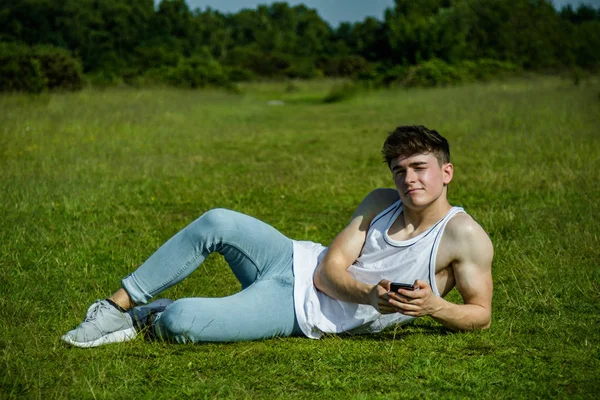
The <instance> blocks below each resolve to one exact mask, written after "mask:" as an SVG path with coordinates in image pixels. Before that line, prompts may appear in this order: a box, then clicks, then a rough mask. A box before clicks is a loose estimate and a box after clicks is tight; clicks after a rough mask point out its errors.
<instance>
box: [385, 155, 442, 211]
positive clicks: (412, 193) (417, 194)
mask: <svg viewBox="0 0 600 400" xmlns="http://www.w3.org/2000/svg"><path fill="white" fill-rule="evenodd" d="M390 170H391V171H392V177H393V178H394V183H395V184H396V188H397V189H398V194H399V195H400V199H402V202H403V203H404V205H405V206H406V207H408V208H411V209H417V210H418V209H424V208H426V207H428V206H429V205H431V204H433V203H434V202H435V201H436V200H437V199H438V198H440V196H441V195H442V194H443V193H444V188H445V186H446V185H447V184H449V183H450V181H451V180H452V173H453V166H452V164H450V163H447V164H443V165H442V166H440V164H439V162H438V160H437V158H436V157H435V155H434V154H433V153H424V154H415V155H412V156H408V157H398V158H396V159H394V160H392V162H391V163H390Z"/></svg>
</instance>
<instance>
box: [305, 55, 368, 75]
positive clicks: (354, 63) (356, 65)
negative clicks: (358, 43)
mask: <svg viewBox="0 0 600 400" xmlns="http://www.w3.org/2000/svg"><path fill="white" fill-rule="evenodd" d="M317 66H318V68H320V69H321V70H322V71H323V73H324V74H325V75H326V76H342V77H357V76H359V75H361V74H368V73H369V72H371V71H372V69H373V67H372V65H371V64H370V63H369V62H368V61H367V60H365V59H364V58H363V57H361V56H358V55H349V56H341V57H324V58H321V59H320V60H319V61H318V62H317Z"/></svg>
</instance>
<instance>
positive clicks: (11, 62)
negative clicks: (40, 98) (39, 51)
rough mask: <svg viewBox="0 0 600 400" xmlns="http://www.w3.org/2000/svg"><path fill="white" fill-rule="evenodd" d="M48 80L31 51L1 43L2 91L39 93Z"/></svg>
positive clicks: (0, 89) (23, 47) (0, 75)
mask: <svg viewBox="0 0 600 400" xmlns="http://www.w3.org/2000/svg"><path fill="white" fill-rule="evenodd" d="M46 84H47V80H46V77H45V76H44V74H43V72H42V67H41V65H40V62H39V61H38V60H36V59H35V58H33V57H32V56H31V49H30V48H29V47H27V46H20V45H17V44H14V43H0V91H3V92H6V91H22V92H30V93H39V92H41V91H43V90H44V89H45V88H46Z"/></svg>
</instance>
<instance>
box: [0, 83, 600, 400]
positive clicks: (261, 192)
mask: <svg viewBox="0 0 600 400" xmlns="http://www.w3.org/2000/svg"><path fill="white" fill-rule="evenodd" d="M331 85H332V83H329V82H321V83H319V82H317V83H315V82H310V83H303V82H298V83H295V90H294V91H289V90H288V91H286V90H285V85H284V84H252V85H247V86H245V87H243V88H242V90H243V91H244V93H245V94H244V95H235V94H230V93H222V92H211V91H183V90H181V91H180V90H171V89H156V90H139V91H135V90H127V89H109V90H105V91H83V92H79V93H72V94H66V93H65V94H52V95H49V94H44V95H41V96H35V97H31V96H26V95H5V96H2V97H0V110H1V111H0V185H1V186H0V189H1V190H0V288H1V294H0V371H1V372H0V397H2V398H16V397H32V398H42V397H44V398H46V397H50V398H64V397H73V398H137V397H142V398H143V397H152V398H186V397H189V398H239V397H242V398H287V397H291V398H340V397H350V398H359V399H360V398H378V397H386V398H401V397H414V396H417V395H420V396H427V397H433V396H437V397H439V396H442V397H463V398H464V397H512V398H529V397H568V396H569V397H570V396H574V397H580V398H592V397H594V396H595V395H596V394H597V393H598V390H600V383H598V382H600V380H599V379H598V378H599V375H598V371H600V361H599V360H600V357H599V356H600V354H599V352H598V349H599V347H598V346H599V339H600V334H599V333H598V326H599V325H600V324H599V323H600V317H599V315H600V314H599V313H598V308H599V306H600V272H599V270H598V268H597V266H598V262H599V261H600V250H599V249H600V239H599V238H600V231H599V229H598V224H597V222H596V221H598V219H599V217H600V216H599V211H598V210H599V207H598V201H599V200H598V199H600V185H598V181H599V178H600V176H599V173H598V171H599V170H600V140H599V137H598V130H597V129H598V126H600V100H599V98H598V93H599V92H600V84H599V83H598V81H594V80H589V81H587V82H583V83H582V84H581V85H580V86H573V85H572V84H571V83H569V82H566V81H561V80H558V79H554V78H544V79H541V78H538V79H531V80H515V81H511V82H502V83H489V84H478V85H468V86H463V87H455V88H445V89H429V90H427V89H411V90H398V91H373V92H365V93H360V95H359V96H356V97H353V98H350V99H348V100H346V101H343V102H339V103H334V104H323V103H322V102H321V101H320V100H318V99H322V98H323V97H324V96H325V95H326V94H327V93H328V92H329V90H330V89H331ZM272 99H279V100H284V102H285V104H284V105H282V106H269V105H268V101H269V100H272ZM400 124H424V125H426V126H428V127H431V128H435V129H437V130H438V131H440V132H441V133H442V134H444V135H445V136H446V137H448V139H449V141H450V143H451V146H452V160H453V163H454V164H455V179H454V181H453V183H452V184H451V186H450V199H451V202H452V203H454V204H457V205H462V206H464V207H466V209H467V211H468V212H469V213H470V214H471V215H473V216H474V217H475V218H476V219H477V220H478V221H479V222H480V223H481V224H482V226H483V227H484V228H485V229H486V230H487V231H488V232H489V234H490V237H491V238H492V241H493V242H494V245H495V250H496V254H495V261H494V267H493V275H494V283H495V295H494V303H493V307H494V315H493V318H494V321H493V324H492V327H491V329H489V330H487V331H482V332H473V333H461V334H454V333H449V332H448V331H446V330H445V329H443V328H442V327H440V326H439V325H437V324H436V323H435V322H434V321H432V320H430V319H427V318H424V319H420V320H418V321H417V322H416V323H414V324H413V325H410V326H407V327H402V328H392V329H389V330H387V331H385V332H383V333H381V334H378V335H372V336H358V337H347V336H333V335H332V336H328V337H326V338H324V339H322V340H320V341H312V340H308V339H303V338H288V339H273V340H267V341H259V342H249V343H235V344H201V345H174V344H165V343H158V342H147V341H144V340H143V339H141V338H140V339H136V340H134V341H132V342H128V343H123V344H116V345H111V346H105V347H101V348H97V349H92V350H81V349H74V348H69V347H67V346H66V345H64V344H62V343H61V342H60V340H59V337H60V335H61V334H63V333H64V332H65V331H67V330H69V329H71V328H72V327H73V326H75V325H76V324H78V323H79V322H80V321H81V319H82V318H83V316H84V314H85V311H86V309H87V307H88V306H89V304H90V303H91V302H92V301H93V300H94V299H96V298H103V297H105V296H107V295H108V294H110V293H111V292H112V291H113V290H114V289H116V288H117V287H118V286H119V281H120V278H121V277H123V276H124V275H126V274H127V273H129V272H131V271H132V270H133V269H134V268H135V267H136V266H137V265H139V264H140V263H141V262H143V261H144V260H145V259H146V258H147V257H148V256H149V255H150V254H151V253H152V252H153V251H154V250H155V249H156V248H157V247H158V246H159V245H160V244H161V243H163V242H164V241H165V240H166V239H168V238H169V237H170V236H171V235H173V234H174V233H175V232H177V231H178V230H180V229H181V228H183V227H184V226H185V225H186V224H187V223H188V222H190V221H191V220H193V219H194V218H196V217H197V216H198V215H200V214H201V213H203V212H204V211H206V210H208V209H210V208H213V207H227V208H231V209H235V210H238V211H241V212H244V213H248V214H251V215H254V216H256V217H258V218H260V219H263V220H265V221H266V222H268V223H270V224H272V225H273V226H275V227H276V228H278V229H279V230H281V231H282V232H283V233H285V234H286V235H288V236H289V237H292V238H295V239H307V240H313V241H318V242H322V243H329V242H330V241H331V239H332V238H333V237H334V236H335V235H336V233H337V232H338V231H339V230H340V229H341V228H343V226H344V225H345V224H346V223H347V221H348V219H349V216H350V215H351V213H352V211H353V210H354V208H355V207H356V205H357V204H358V202H359V201H360V200H361V199H362V198H363V197H364V196H365V195H366V194H367V193H368V192H369V191H370V190H372V189H373V188H375V187H389V186H391V185H392V182H391V179H390V176H389V172H388V171H386V167H385V165H384V164H383V163H382V161H381V158H380V155H379V149H380V147H381V144H382V142H383V139H384V138H385V136H386V134H387V133H388V132H389V131H390V130H392V129H393V128H394V127H395V126H397V125H400ZM238 286H239V285H238V284H237V282H236V281H235V278H234V277H233V275H232V274H231V273H230V272H229V270H228V269H227V267H226V265H225V263H224V261H223V260H222V259H220V258H218V257H211V258H209V259H208V260H207V262H206V263H205V264H203V265H202V266H201V267H200V268H199V269H198V271H197V272H196V273H195V274H193V275H192V276H191V277H190V278H188V279H187V280H185V281H184V282H182V284H180V285H178V286H177V287H175V288H172V289H170V290H169V291H167V292H165V293H164V296H165V297H171V298H178V297H184V296H188V297H189V296H223V295H226V294H229V293H232V292H235V291H236V290H238V289H239V287H238ZM450 299H451V300H454V301H459V299H460V297H459V296H458V294H457V293H456V292H453V293H451V294H450Z"/></svg>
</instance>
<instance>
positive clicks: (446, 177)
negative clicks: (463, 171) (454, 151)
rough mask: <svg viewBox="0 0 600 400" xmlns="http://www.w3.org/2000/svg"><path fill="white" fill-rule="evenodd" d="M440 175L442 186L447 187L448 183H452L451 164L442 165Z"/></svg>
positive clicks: (452, 171) (452, 167)
mask: <svg viewBox="0 0 600 400" xmlns="http://www.w3.org/2000/svg"><path fill="white" fill-rule="evenodd" d="M442 174H443V181H444V185H448V184H449V183H450V181H452V177H453V176H454V165H452V164H451V163H447V164H444V165H442Z"/></svg>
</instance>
